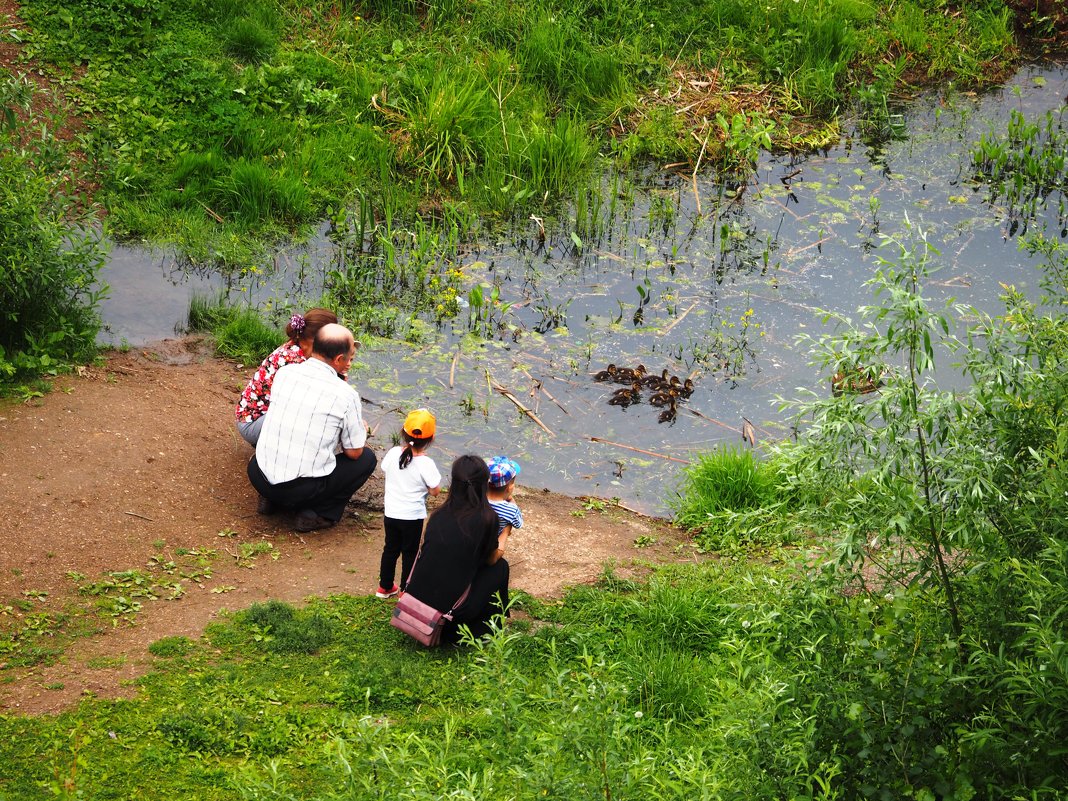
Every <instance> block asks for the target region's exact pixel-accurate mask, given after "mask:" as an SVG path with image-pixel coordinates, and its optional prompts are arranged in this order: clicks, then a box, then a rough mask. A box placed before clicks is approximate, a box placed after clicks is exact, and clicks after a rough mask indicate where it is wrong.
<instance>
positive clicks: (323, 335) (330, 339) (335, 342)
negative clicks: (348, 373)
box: [312, 326, 353, 362]
mask: <svg viewBox="0 0 1068 801" xmlns="http://www.w3.org/2000/svg"><path fill="white" fill-rule="evenodd" d="M352 341H353V340H352V338H351V335H350V334H349V332H348V331H347V330H346V329H344V328H342V329H340V330H338V328H336V327H334V326H326V327H323V328H320V329H319V330H318V331H316V332H315V344H314V345H312V350H313V351H314V352H315V354H316V355H317V356H320V357H321V358H323V359H326V360H327V361H328V362H330V361H333V360H334V359H335V358H337V357H338V356H341V355H343V354H344V355H346V356H347V355H348V352H349V348H350V347H352Z"/></svg>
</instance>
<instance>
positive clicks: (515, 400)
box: [486, 372, 556, 437]
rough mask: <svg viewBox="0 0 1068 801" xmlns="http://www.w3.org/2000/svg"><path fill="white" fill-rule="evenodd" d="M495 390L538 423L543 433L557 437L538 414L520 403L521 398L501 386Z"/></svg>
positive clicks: (496, 386) (497, 386)
mask: <svg viewBox="0 0 1068 801" xmlns="http://www.w3.org/2000/svg"><path fill="white" fill-rule="evenodd" d="M486 375H487V377H488V376H489V373H488V372H487V374H486ZM493 388H494V389H495V390H497V391H498V392H499V393H501V394H502V395H504V397H506V398H508V400H510V401H511V402H512V403H513V404H515V407H516V408H517V409H519V411H521V412H522V413H523V414H525V415H526V416H527V417H529V418H530V419H531V420H533V421H534V422H535V423H537V424H538V426H539V427H540V428H541V430H542V431H544V432H545V433H546V434H548V435H549V436H550V437H555V436H556V434H554V433H553V432H552V431H550V430H549V427H548V426H547V425H545V423H543V422H542V421H541V420H540V419H538V416H537V415H536V414H534V412H532V411H531V410H530V409H528V408H527V407H526V406H524V405H523V403H522V401H520V400H519V398H517V397H516V396H515V395H513V394H512V393H511V392H509V391H508V390H507V389H505V388H504V387H502V386H501V385H500V384H494V385H493Z"/></svg>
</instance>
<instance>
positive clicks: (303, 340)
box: [236, 309, 337, 448]
mask: <svg viewBox="0 0 1068 801" xmlns="http://www.w3.org/2000/svg"><path fill="white" fill-rule="evenodd" d="M336 322H337V315H336V314H334V313H333V312H332V311H330V310H329V309H308V311H306V312H305V313H304V314H294V315H293V316H292V317H290V318H289V325H287V326H286V336H287V337H289V341H288V342H286V343H285V344H284V345H279V346H278V347H277V348H275V349H274V350H273V351H272V352H271V355H270V356H268V357H267V358H266V359H264V360H263V363H262V364H260V367H259V369H258V370H257V371H256V372H255V374H254V375H253V376H252V379H251V380H250V381H249V382H248V386H246V387H245V391H244V392H242V393H241V400H239V401H238V402H237V409H236V413H237V430H238V433H240V434H241V437H242V439H244V440H245V442H247V443H248V444H249V445H251V446H252V447H253V448H255V447H256V443H257V442H258V441H259V438H260V429H261V428H262V427H263V415H265V414H266V413H267V407H268V406H269V405H270V403H271V385H272V384H273V383H274V374H275V373H277V372H278V371H279V369H281V368H282V367H283V366H285V365H287V364H300V363H301V362H302V361H304V360H305V359H307V358H308V356H309V355H311V350H312V342H314V341H315V334H316V333H317V332H318V331H319V329H320V328H322V327H323V326H324V325H327V324H328V323H336Z"/></svg>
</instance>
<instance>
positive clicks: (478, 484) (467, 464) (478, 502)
mask: <svg viewBox="0 0 1068 801" xmlns="http://www.w3.org/2000/svg"><path fill="white" fill-rule="evenodd" d="M488 487H489V468H488V467H487V466H486V461H485V460H484V459H483V458H482V457H481V456H474V455H471V454H467V455H465V456H461V457H459V458H458V459H457V460H456V461H455V462H453V463H452V483H451V484H449V495H448V497H447V498H446V499H445V502H444V503H443V504H442V505H441V506H440V507H438V510H437V511H444V510H448V511H449V512H451V513H452V515H453V517H455V518H456V520H457V521H458V522H463V523H466V522H467V521H468V520H470V519H472V518H474V519H475V520H477V521H478V522H479V523H482V524H484V525H486V526H489V525H495V524H496V519H497V513H496V512H495V511H493V507H492V506H490V505H489V500H488V499H487V498H486V491H487V488H488ZM436 513H437V512H435V514H436ZM472 522H474V521H472ZM476 525H477V524H476ZM464 529H465V530H466V531H467V533H473V531H472V529H471V528H469V526H466V525H465V526H464ZM476 530H477V529H476Z"/></svg>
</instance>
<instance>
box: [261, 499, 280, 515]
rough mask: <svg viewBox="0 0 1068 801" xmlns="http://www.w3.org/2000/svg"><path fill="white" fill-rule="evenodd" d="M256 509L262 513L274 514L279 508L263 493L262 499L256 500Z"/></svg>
mask: <svg viewBox="0 0 1068 801" xmlns="http://www.w3.org/2000/svg"><path fill="white" fill-rule="evenodd" d="M256 511H257V512H258V513H260V514H261V515H273V514H274V513H275V512H277V511H278V508H277V507H276V506H275V505H274V504H273V503H271V502H270V501H269V500H267V499H266V498H264V497H263V496H262V495H261V496H260V499H259V500H258V501H256Z"/></svg>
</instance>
